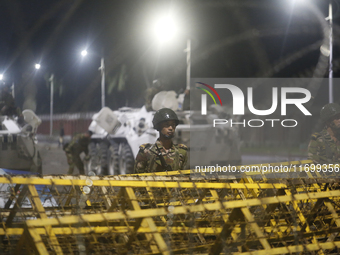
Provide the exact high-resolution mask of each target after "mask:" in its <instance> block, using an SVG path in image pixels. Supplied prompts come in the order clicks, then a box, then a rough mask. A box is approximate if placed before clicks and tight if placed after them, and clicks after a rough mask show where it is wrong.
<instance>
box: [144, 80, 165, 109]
mask: <svg viewBox="0 0 340 255" xmlns="http://www.w3.org/2000/svg"><path fill="white" fill-rule="evenodd" d="M162 90H163V85H162V84H161V82H160V81H159V80H154V81H153V83H152V87H151V88H148V89H147V90H146V92H145V108H146V110H147V111H148V112H150V111H152V110H153V108H152V99H153V98H154V96H155V95H156V94H157V93H158V92H160V91H162Z"/></svg>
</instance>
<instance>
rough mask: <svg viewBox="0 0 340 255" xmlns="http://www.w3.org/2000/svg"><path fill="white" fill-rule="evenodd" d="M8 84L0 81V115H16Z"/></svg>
mask: <svg viewBox="0 0 340 255" xmlns="http://www.w3.org/2000/svg"><path fill="white" fill-rule="evenodd" d="M9 87H10V86H9V85H7V84H5V83H2V84H1V88H0V112H1V115H8V116H11V115H16V114H17V108H16V106H15V102H14V98H13V96H12V94H11V93H9Z"/></svg>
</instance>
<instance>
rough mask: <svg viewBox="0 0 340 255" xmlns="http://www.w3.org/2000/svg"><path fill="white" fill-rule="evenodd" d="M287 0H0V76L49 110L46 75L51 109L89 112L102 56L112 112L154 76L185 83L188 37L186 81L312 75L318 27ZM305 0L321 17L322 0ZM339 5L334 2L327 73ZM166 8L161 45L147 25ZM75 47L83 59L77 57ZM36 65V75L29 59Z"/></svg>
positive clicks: (24, 101)
mask: <svg viewBox="0 0 340 255" xmlns="http://www.w3.org/2000/svg"><path fill="white" fill-rule="evenodd" d="M291 2H293V1H289V0H283V1H274V0H273V1H269V0H261V1H259V0H257V1H144V0H141V1H114V0H110V1H108V0H96V1H94V0H72V1H71V0H49V1H42V0H30V1H26V0H2V1H1V3H0V20H1V24H2V25H1V27H0V38H1V40H0V72H4V75H5V81H6V82H8V83H12V82H14V83H15V86H16V101H17V104H18V105H19V106H20V107H24V108H25V106H28V107H31V108H33V109H34V108H35V110H36V112H37V113H38V114H42V113H48V112H49V87H48V86H47V81H46V77H48V75H49V74H50V73H51V72H53V73H54V74H55V77H56V82H55V83H56V85H55V104H54V106H55V112H57V113H63V112H70V111H71V112H78V111H98V110H99V109H100V72H99V71H98V67H99V65H100V57H101V55H102V54H103V55H104V57H105V61H106V71H107V78H106V79H107V83H106V88H107V91H106V93H107V96H106V102H107V105H108V106H109V107H110V108H112V109H116V108H118V107H121V106H125V105H128V106H135V107H139V106H141V105H142V104H143V102H144V100H143V93H144V90H145V89H146V88H147V86H148V84H150V83H151V81H152V80H153V79H155V78H160V79H162V80H163V81H164V83H165V84H166V86H167V88H168V89H169V90H170V89H174V90H176V91H178V90H179V89H181V88H184V87H185V69H186V54H185V53H184V52H183V50H184V49H185V47H186V39H187V38H188V37H190V38H192V46H193V49H192V69H191V70H192V77H205V78H207V77H311V76H312V75H313V71H314V70H315V65H316V63H317V62H318V59H319V58H320V50H319V48H320V45H321V44H316V46H315V45H314V48H313V47H311V46H310V45H312V44H313V43H314V44H315V43H316V42H318V41H319V40H321V39H322V31H321V28H320V24H319V22H318V21H317V19H316V18H315V15H314V14H313V13H312V12H311V11H310V9H309V8H307V7H306V6H303V5H302V4H299V5H297V4H296V5H295V6H293V5H292V3H291ZM305 2H306V4H309V5H310V4H316V6H317V9H318V10H319V11H320V13H321V14H322V15H323V17H326V16H327V15H328V6H327V3H326V1H316V0H314V1H313V0H310V1H305ZM338 5H339V4H338V1H334V15H335V16H336V17H335V21H334V23H335V26H334V36H335V42H334V44H335V46H334V51H335V52H334V62H335V63H334V69H335V74H334V76H335V77H337V74H338V71H337V69H338V66H339V65H338V60H337V52H338V47H337V42H338V31H339V30H338V26H337V22H338V17H337V16H338V13H339V11H338V9H339V6H338ZM169 10H171V11H172V12H173V13H174V14H175V15H176V21H177V23H179V24H180V27H181V33H180V34H179V35H178V38H177V39H176V40H174V41H172V42H171V43H170V44H167V45H165V46H163V47H162V48H160V47H159V46H158V45H157V44H156V43H155V40H154V39H153V38H152V36H151V35H150V33H149V29H148V27H150V25H151V24H152V20H153V17H154V16H155V15H156V14H160V13H162V12H166V11H169ZM84 47H88V51H89V56H88V57H87V58H86V59H83V60H82V59H81V56H80V51H81V49H82V48H84ZM309 48H311V49H310V50H308V49H309ZM288 56H291V57H293V60H292V61H289V60H287V57H288ZM40 61H41V64H42V69H41V70H39V72H37V71H35V70H34V63H35V62H40ZM276 66H278V67H279V68H278V67H276ZM273 67H276V68H274V69H273ZM324 75H325V76H327V73H325V74H324ZM119 79H120V80H121V82H120V83H119V85H118V80H119ZM115 80H116V82H115ZM336 92H339V91H337V90H336Z"/></svg>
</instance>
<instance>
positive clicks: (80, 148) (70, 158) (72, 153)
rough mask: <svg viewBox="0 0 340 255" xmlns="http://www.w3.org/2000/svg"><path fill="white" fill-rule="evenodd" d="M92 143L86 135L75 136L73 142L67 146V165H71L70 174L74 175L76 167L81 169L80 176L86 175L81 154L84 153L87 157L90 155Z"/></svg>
mask: <svg viewBox="0 0 340 255" xmlns="http://www.w3.org/2000/svg"><path fill="white" fill-rule="evenodd" d="M90 141H91V138H90V137H87V136H86V135H85V134H78V135H75V136H74V137H73V139H72V141H71V142H70V143H69V144H68V145H67V146H66V148H65V153H66V157H67V163H68V165H69V170H68V174H72V173H73V170H74V167H75V166H76V167H77V168H78V169H79V173H80V174H85V171H84V164H83V161H82V160H81V158H80V154H81V153H82V152H84V153H85V154H86V155H88V154H89V149H88V146H89V143H90Z"/></svg>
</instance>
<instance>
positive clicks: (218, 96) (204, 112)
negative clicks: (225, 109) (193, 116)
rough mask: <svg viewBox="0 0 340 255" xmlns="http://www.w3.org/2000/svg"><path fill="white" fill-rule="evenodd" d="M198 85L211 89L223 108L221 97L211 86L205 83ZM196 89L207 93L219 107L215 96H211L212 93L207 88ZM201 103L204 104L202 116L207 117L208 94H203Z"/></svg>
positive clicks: (202, 105)
mask: <svg viewBox="0 0 340 255" xmlns="http://www.w3.org/2000/svg"><path fill="white" fill-rule="evenodd" d="M197 84H201V85H203V86H205V87H207V88H209V89H210V90H211V91H212V92H214V93H215V95H216V96H217V98H218V100H219V101H220V104H221V106H222V101H221V98H220V95H219V94H218V93H217V91H216V90H215V89H214V88H213V87H211V86H210V85H208V84H205V83H203V82H197ZM196 88H197V89H201V90H203V91H204V92H206V93H207V94H208V95H209V96H210V97H211V98H212V99H213V101H214V103H215V105H217V103H216V100H215V98H214V96H213V95H212V94H211V92H210V91H209V90H207V89H205V88H201V87H198V86H196ZM201 102H202V104H201V113H202V115H207V95H206V94H202V95H201Z"/></svg>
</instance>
